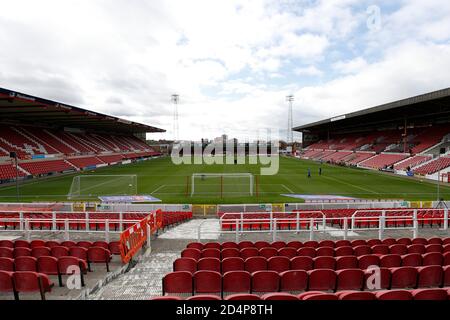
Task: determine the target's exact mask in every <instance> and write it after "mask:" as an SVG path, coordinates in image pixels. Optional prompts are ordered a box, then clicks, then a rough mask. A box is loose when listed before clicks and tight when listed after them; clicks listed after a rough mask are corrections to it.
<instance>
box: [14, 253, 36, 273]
mask: <svg viewBox="0 0 450 320" xmlns="http://www.w3.org/2000/svg"><path fill="white" fill-rule="evenodd" d="M14 270H15V271H32V272H36V271H37V259H36V258H34V257H26V256H23V257H17V258H15V259H14Z"/></svg>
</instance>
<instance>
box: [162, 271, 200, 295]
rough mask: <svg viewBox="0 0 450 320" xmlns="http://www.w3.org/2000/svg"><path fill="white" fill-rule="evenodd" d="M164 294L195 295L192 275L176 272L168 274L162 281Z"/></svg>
mask: <svg viewBox="0 0 450 320" xmlns="http://www.w3.org/2000/svg"><path fill="white" fill-rule="evenodd" d="M162 292H163V295H165V294H169V295H171V294H189V295H191V294H192V293H193V287H192V274H191V273H190V272H187V271H176V272H170V273H168V274H166V275H165V276H164V278H163V281H162Z"/></svg>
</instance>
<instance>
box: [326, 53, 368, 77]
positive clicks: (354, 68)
mask: <svg viewBox="0 0 450 320" xmlns="http://www.w3.org/2000/svg"><path fill="white" fill-rule="evenodd" d="M332 67H333V69H335V70H336V71H338V72H339V73H343V74H350V73H355V72H359V71H361V70H362V69H364V68H365V67H367V62H366V60H365V59H364V58H363V57H357V58H355V59H352V60H347V61H338V62H335V63H334V64H333V65H332Z"/></svg>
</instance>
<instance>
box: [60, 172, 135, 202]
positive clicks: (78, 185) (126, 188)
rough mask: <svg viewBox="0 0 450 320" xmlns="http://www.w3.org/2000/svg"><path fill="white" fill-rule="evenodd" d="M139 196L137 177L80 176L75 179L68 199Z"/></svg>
mask: <svg viewBox="0 0 450 320" xmlns="http://www.w3.org/2000/svg"><path fill="white" fill-rule="evenodd" d="M113 195H124V196H132V195H137V176H136V175H80V176H76V177H73V180H72V185H71V186H70V190H69V193H68V195H67V198H68V199H76V198H89V197H98V196H113Z"/></svg>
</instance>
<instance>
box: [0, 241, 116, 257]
mask: <svg viewBox="0 0 450 320" xmlns="http://www.w3.org/2000/svg"><path fill="white" fill-rule="evenodd" d="M57 246H61V247H66V248H70V247H83V248H86V249H87V248H90V247H102V248H105V249H108V250H110V251H111V253H112V254H120V252H119V241H110V242H109V243H108V242H106V241H93V242H92V241H85V240H84V241H78V242H75V241H70V240H67V241H63V242H59V241H55V240H40V239H36V240H31V241H27V240H14V241H12V240H0V248H1V247H3V248H11V249H14V248H29V249H34V248H40V247H47V248H49V249H51V248H53V247H57Z"/></svg>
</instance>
